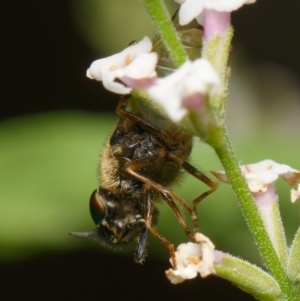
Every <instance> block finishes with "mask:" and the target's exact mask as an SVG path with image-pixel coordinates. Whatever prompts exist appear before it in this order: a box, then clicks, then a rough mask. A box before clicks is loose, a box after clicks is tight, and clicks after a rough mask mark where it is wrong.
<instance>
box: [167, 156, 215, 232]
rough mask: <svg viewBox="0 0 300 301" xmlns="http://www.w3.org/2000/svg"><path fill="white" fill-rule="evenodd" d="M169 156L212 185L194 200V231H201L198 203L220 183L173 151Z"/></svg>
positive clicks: (196, 176) (193, 174) (202, 180)
mask: <svg viewBox="0 0 300 301" xmlns="http://www.w3.org/2000/svg"><path fill="white" fill-rule="evenodd" d="M169 158H170V159H172V160H174V161H176V162H178V164H179V165H180V166H181V167H182V168H183V169H184V170H185V171H186V172H188V173H189V174H191V175H192V176H194V177H195V178H197V179H199V180H200V181H201V182H203V183H204V184H206V185H207V186H209V187H210V190H208V191H205V192H204V193H202V194H201V195H200V196H199V197H197V198H196V199H195V200H194V201H193V209H192V214H191V216H192V219H193V223H194V233H196V232H199V224H198V216H197V205H198V204H199V203H200V202H201V201H202V200H203V199H204V198H206V197H207V196H208V195H210V194H211V193H213V192H214V191H215V190H216V189H217V188H218V185H217V183H215V182H214V181H212V180H211V179H210V178H209V177H207V176H206V175H205V174H204V173H202V172H201V171H199V170H198V169H196V168H195V167H194V166H192V165H191V164H189V163H188V162H186V161H183V160H182V159H181V158H180V157H178V156H177V155H175V154H173V153H169Z"/></svg>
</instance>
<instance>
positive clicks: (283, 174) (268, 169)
mask: <svg viewBox="0 0 300 301" xmlns="http://www.w3.org/2000/svg"><path fill="white" fill-rule="evenodd" d="M240 168H241V171H242V173H243V176H244V177H245V180H246V182H247V184H248V186H249V189H250V191H251V192H252V193H260V192H266V191H267V190H268V189H270V187H271V186H270V184H272V183H273V182H275V181H276V180H277V179H278V178H279V177H280V178H282V179H283V180H285V181H286V182H287V183H288V184H289V185H291V186H292V185H295V183H296V182H297V181H298V179H299V178H300V171H299V170H296V169H293V168H291V167H290V166H288V165H285V164H278V163H276V162H274V161H272V160H264V161H261V162H258V163H254V164H248V165H243V166H240ZM212 173H213V174H214V175H215V177H217V178H218V179H219V180H221V181H223V182H225V183H228V182H229V181H228V178H227V176H226V174H225V172H224V171H217V172H215V171H213V172H212Z"/></svg>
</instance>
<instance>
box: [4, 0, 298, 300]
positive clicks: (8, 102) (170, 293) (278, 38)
mask: <svg viewBox="0 0 300 301" xmlns="http://www.w3.org/2000/svg"><path fill="white" fill-rule="evenodd" d="M0 12H1V17H0V32H1V33H0V40H1V56H0V61H1V68H0V70H1V73H2V76H1V91H0V119H2V120H4V119H9V118H12V117H17V116H22V115H28V114H33V113H40V112H46V111H56V110H70V109H71V110H85V111H92V112H96V111H103V110H110V111H112V110H114V108H115V105H116V103H117V100H118V99H119V97H118V96H115V95H112V94H110V93H108V92H106V91H105V90H104V89H99V83H97V82H92V81H90V80H88V79H87V78H85V76H84V72H85V70H86V68H87V67H88V66H89V64H90V63H91V62H92V61H93V60H94V59H95V54H94V53H93V52H92V51H91V50H90V49H89V47H88V46H87V45H86V43H85V41H84V40H83V39H82V38H81V36H80V35H79V34H78V32H77V31H76V27H75V26H74V24H73V20H72V18H71V15H70V1H61V0H52V1H33V0H27V1H5V2H4V1H3V2H2V4H1V9H0ZM299 13H300V2H298V1H291V0H290V1H284V0H280V1H272V0H258V3H257V4H255V5H249V6H246V7H244V8H243V9H241V10H240V11H238V12H235V13H234V14H233V19H232V23H233V25H234V28H235V37H234V43H233V46H234V47H235V45H238V47H242V48H243V49H245V50H246V51H247V53H248V55H249V57H250V58H251V59H252V60H253V62H254V63H255V64H260V63H262V62H266V61H267V62H272V63H276V64H279V65H282V66H285V67H286V68H288V69H289V70H291V71H292V72H294V73H295V74H296V75H297V76H300V60H299V48H300V47H299V46H300V45H299V42H300V35H299V29H300V26H299ZM99 57H101V54H99ZM100 92H101V93H103V94H100ZM99 98H105V99H106V100H107V101H105V102H99ZM101 255H102V254H98V253H96V252H92V251H82V252H77V253H75V252H74V253H68V254H67V253H66V254H60V255H57V256H50V255H48V256H44V255H41V256H37V257H35V258H32V259H29V260H27V261H22V262H14V263H7V264H5V263H2V264H1V265H0V279H1V288H0V299H1V300H19V299H22V300H68V299H72V300H74V301H75V300H88V299H93V300H97V299H99V300H101V299H107V298H109V299H111V300H120V299H121V298H124V299H129V298H131V300H139V299H143V300H157V299H158V300H159V299H164V298H168V299H172V300H182V299H183V298H184V299H185V300H188V299H194V298H199V299H201V300H221V299H224V297H225V298H226V299H228V300H235V299H236V300H241V299H243V300H252V299H253V298H252V297H250V296H248V295H246V294H243V293H241V292H240V291H239V290H237V289H236V288H234V287H233V286H232V285H230V284H228V283H227V282H225V281H222V280H220V279H216V278H214V277H210V278H209V279H205V280H201V281H190V282H188V283H185V284H182V285H178V286H172V285H170V284H169V283H168V281H167V280H166V279H165V277H164V274H163V272H162V271H164V270H165V269H166V268H167V266H165V264H166V263H162V262H159V261H153V260H151V259H149V260H147V263H146V264H145V265H144V266H142V267H141V266H139V265H135V264H133V262H132V260H131V259H128V258H127V257H125V258H122V257H115V256H107V257H106V258H105V260H101V257H100V256H101ZM102 258H103V257H102Z"/></svg>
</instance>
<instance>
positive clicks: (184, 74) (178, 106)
mask: <svg viewBox="0 0 300 301" xmlns="http://www.w3.org/2000/svg"><path fill="white" fill-rule="evenodd" d="M219 87H220V79H219V76H218V74H217V73H216V71H215V70H214V69H213V67H212V66H211V64H210V63H209V62H208V61H207V60H205V59H203V58H201V59H197V60H195V61H193V62H191V61H187V62H185V63H184V64H183V65H182V66H181V67H180V68H179V69H178V70H176V71H175V72H173V73H172V74H170V75H169V76H166V77H164V78H159V79H157V80H156V82H155V84H154V85H153V86H151V87H150V88H149V89H148V93H149V94H150V96H151V97H152V98H153V99H154V100H156V101H157V102H158V103H159V104H160V105H161V106H162V107H163V108H164V109H165V111H166V112H167V114H168V116H169V117H170V118H171V119H172V120H173V121H174V122H178V121H180V120H181V119H182V118H183V117H184V115H185V114H186V113H187V112H188V110H187V109H186V107H185V104H187V107H188V108H189V109H195V110H197V109H198V108H199V107H201V106H202V101H203V97H202V96H203V95H206V94H207V93H211V94H214V93H216V92H217V91H218V89H219ZM194 96H196V99H195V97H194ZM191 99H192V101H189V100H191ZM197 99H198V102H197ZM199 103H200V105H199Z"/></svg>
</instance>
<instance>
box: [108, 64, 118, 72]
mask: <svg viewBox="0 0 300 301" xmlns="http://www.w3.org/2000/svg"><path fill="white" fill-rule="evenodd" d="M116 69H117V66H116V65H111V66H110V67H109V71H114V70H116Z"/></svg>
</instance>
